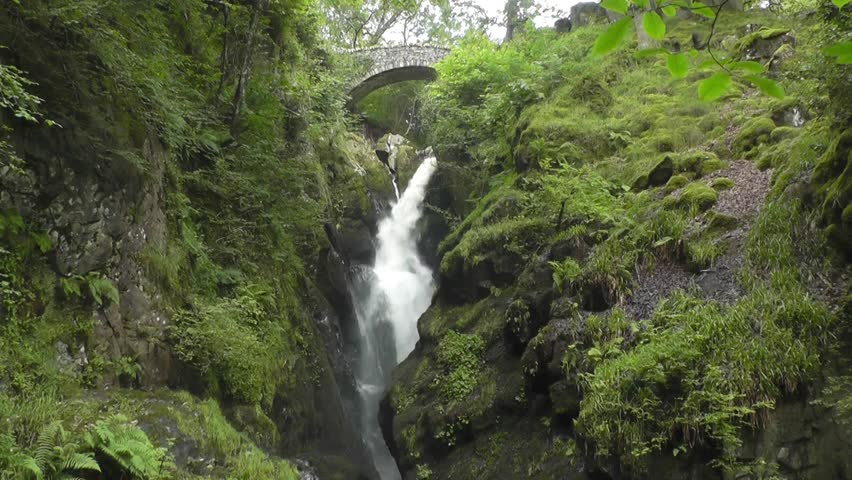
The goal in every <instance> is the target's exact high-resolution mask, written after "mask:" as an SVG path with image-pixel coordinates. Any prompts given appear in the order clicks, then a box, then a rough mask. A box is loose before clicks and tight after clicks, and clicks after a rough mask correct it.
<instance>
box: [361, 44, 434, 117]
mask: <svg viewBox="0 0 852 480" xmlns="http://www.w3.org/2000/svg"><path fill="white" fill-rule="evenodd" d="M346 53H347V54H349V55H350V56H352V57H354V58H355V59H356V62H357V63H358V64H359V65H362V70H361V71H362V72H366V73H364V74H363V75H359V76H358V77H356V78H354V79H353V81H352V82H351V83H350V85H349V105H350V106H351V105H355V103H357V102H358V101H359V100H361V99H362V98H364V97H366V96H367V95H368V94H370V92H372V91H374V90H377V89H379V88H381V87H384V86H386V85H391V84H393V83H397V82H405V81H408V80H434V79H435V77H436V76H437V72H435V68H434V65H435V64H436V63H438V61H440V60H441V59H442V58H444V57H446V56H447V54H449V53H450V50H449V49H447V48H441V47H432V46H428V45H400V46H395V47H373V48H363V49H354V50H348V51H347V52H346Z"/></svg>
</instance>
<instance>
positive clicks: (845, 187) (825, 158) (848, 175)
mask: <svg viewBox="0 0 852 480" xmlns="http://www.w3.org/2000/svg"><path fill="white" fill-rule="evenodd" d="M813 188H814V190H815V193H816V196H817V199H818V201H820V202H821V205H820V206H819V208H820V214H821V217H822V221H823V223H824V224H826V225H836V227H835V228H836V229H837V232H836V233H835V235H833V236H832V238H834V239H838V240H840V242H839V243H838V242H835V245H838V246H840V247H841V248H845V249H847V251H848V249H849V245H848V242H846V245H844V244H843V242H844V240H843V237H845V236H846V237H847V238H848V234H850V233H852V230H850V229H849V222H848V216H847V214H846V210H847V209H848V208H849V206H850V204H852V129H847V130H845V131H844V132H842V133H840V134H837V135H836V136H835V137H834V138H833V139H832V141H831V143H830V144H829V146H828V148H827V149H826V151H825V153H823V155H822V156H821V157H820V158H819V160H818V161H817V164H816V166H815V167H814V174H813Z"/></svg>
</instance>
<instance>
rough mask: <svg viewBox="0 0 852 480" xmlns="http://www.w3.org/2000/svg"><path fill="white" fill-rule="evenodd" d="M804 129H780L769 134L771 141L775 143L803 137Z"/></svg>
mask: <svg viewBox="0 0 852 480" xmlns="http://www.w3.org/2000/svg"><path fill="white" fill-rule="evenodd" d="M801 133H802V129H801V128H796V127H778V128H776V129H774V130H772V132H771V133H770V134H769V139H770V140H771V141H773V142H780V141H781V140H788V139H792V138H796V137H798V136H799V135H801Z"/></svg>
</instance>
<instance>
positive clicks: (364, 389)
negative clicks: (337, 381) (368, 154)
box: [352, 157, 436, 480]
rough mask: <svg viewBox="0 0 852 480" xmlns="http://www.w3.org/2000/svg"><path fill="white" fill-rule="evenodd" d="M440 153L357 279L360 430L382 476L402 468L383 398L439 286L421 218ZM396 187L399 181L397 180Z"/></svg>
mask: <svg viewBox="0 0 852 480" xmlns="http://www.w3.org/2000/svg"><path fill="white" fill-rule="evenodd" d="M435 167H436V160H435V157H428V158H426V159H425V160H423V163H421V164H420V166H419V167H418V168H417V172H415V174H414V176H413V177H412V178H411V181H409V182H408V187H407V188H406V189H405V191H404V192H403V193H402V196H399V193H398V191H397V196H398V201H397V202H396V204H395V205H394V206H393V208H392V209H391V212H390V215H389V216H388V217H387V218H385V219H384V220H382V221H381V222H380V223H379V232H378V235H377V241H378V242H377V243H378V245H377V249H376V259H375V262H374V263H373V266H372V268H369V269H367V268H362V269H361V270H359V271H357V272H355V275H353V277H354V278H353V279H352V287H353V288H352V296H353V300H354V304H355V313H356V316H357V318H358V329H359V340H358V363H357V367H356V369H355V377H356V381H357V384H358V394H359V396H360V400H361V418H360V419H359V420H360V428H361V432H362V435H363V437H364V441H365V442H366V444H367V447H368V448H369V449H370V453H371V454H372V456H373V461H374V463H375V465H376V470H377V471H378V473H379V476H380V477H381V480H399V478H400V474H399V469H398V468H397V466H396V462H394V459H393V457H391V455H390V452H389V451H388V448H387V445H386V444H385V441H384V438H383V437H382V433H381V430H380V428H379V423H378V411H379V402H380V401H381V399H382V396H383V395H384V393H385V390H386V389H387V387H388V385H389V383H390V379H391V373H392V371H393V368H394V367H395V366H396V365H397V364H399V362H401V361H402V360H404V359H405V357H407V356H408V354H409V353H411V351H412V350H413V349H414V345H415V344H416V343H417V339H418V334H417V319H418V318H419V317H420V315H422V314H423V312H424V311H426V309H427V308H429V304H430V303H431V302H432V294H433V293H434V292H435V284H434V280H433V278H432V271H431V270H430V269H429V267H427V266H426V265H424V264H423V262H422V261H421V259H420V257H419V255H418V254H417V232H416V226H417V221H418V220H419V219H420V217H421V215H422V213H423V198H424V197H425V195H426V186H427V184H428V183H429V178H430V177H431V176H432V172H434V171H435ZM393 180H394V187H396V179H395V178H394V179H393Z"/></svg>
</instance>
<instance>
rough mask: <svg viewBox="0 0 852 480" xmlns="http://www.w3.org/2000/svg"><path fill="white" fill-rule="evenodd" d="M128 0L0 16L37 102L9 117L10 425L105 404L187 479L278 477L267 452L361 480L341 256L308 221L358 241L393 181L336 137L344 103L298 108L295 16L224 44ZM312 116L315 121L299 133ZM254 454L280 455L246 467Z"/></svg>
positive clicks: (5, 236)
mask: <svg viewBox="0 0 852 480" xmlns="http://www.w3.org/2000/svg"><path fill="white" fill-rule="evenodd" d="M96 3H97V2H96ZM123 3H126V2H106V3H100V4H97V5H96V4H94V3H92V4H89V3H86V2H84V3H80V4H73V2H71V3H69V4H67V5H64V4H63V5H59V4H56V3H51V2H35V3H33V4H29V5H26V6H20V5H17V4H10V5H4V6H3V7H2V8H0V45H2V46H3V47H4V48H3V50H2V53H0V58H2V64H3V65H4V66H6V65H11V66H14V67H15V68H17V69H19V70H18V71H19V72H20V76H21V77H22V78H24V79H28V80H30V81H32V82H34V83H33V84H29V85H27V84H24V88H25V89H26V91H27V92H28V93H29V94H32V95H36V96H37V97H40V99H41V103H40V104H38V105H30V106H31V107H33V112H34V113H35V112H37V113H36V116H37V119H38V121H36V122H34V121H27V120H25V119H22V118H20V117H15V116H13V115H12V113H11V111H9V110H7V111H4V112H3V117H2V121H3V125H4V127H5V128H6V130H5V131H4V133H3V138H2V141H3V149H2V155H3V156H2V159H0V160H2V163H0V215H2V216H0V219H2V222H0V225H2V228H0V239H2V241H3V243H2V250H0V251H2V252H3V265H2V268H0V274H2V279H3V280H4V282H7V281H8V283H4V290H3V295H4V299H3V301H4V303H3V307H2V308H0V338H2V340H0V345H2V346H3V351H2V353H0V359H2V362H3V365H4V366H3V368H2V369H0V370H1V371H0V395H2V402H0V403H3V402H8V405H10V408H11V410H4V412H7V413H9V414H10V415H11V417H10V418H12V419H15V421H23V420H20V419H22V418H24V416H25V415H26V410H25V407H24V405H25V404H26V403H27V402H28V401H29V400H28V399H32V398H34V397H41V396H47V398H49V399H50V400H48V403H50V402H56V403H57V404H59V405H71V404H73V405H84V406H85V409H86V411H89V412H90V413H86V414H81V413H80V412H79V409H75V408H70V407H59V408H56V409H54V411H52V412H51V413H50V414H49V415H48V418H47V419H42V420H41V421H42V422H46V421H47V420H48V419H49V420H54V419H55V420H59V421H61V422H63V424H64V425H65V426H66V428H71V427H70V426H69V425H76V427H74V428H79V429H83V428H84V427H83V425H85V423H81V422H86V421H88V419H89V417H87V415H90V414H95V412H96V411H98V409H101V410H103V411H108V412H109V413H110V414H116V415H124V416H125V417H128V418H129V419H131V420H133V421H135V422H139V425H140V426H141V427H142V428H143V430H145V431H146V432H147V434H148V436H149V437H150V438H151V439H152V441H154V443H155V445H159V446H164V445H166V444H167V443H168V442H172V443H173V446H172V447H171V450H170V455H173V456H174V457H175V461H176V463H177V466H176V468H177V470H176V471H177V474H179V475H181V476H187V478H191V477H192V476H193V475H202V474H203V475H204V476H208V475H213V476H229V477H230V476H235V475H236V476H240V475H247V473H245V472H247V471H249V470H248V469H249V467H248V466H247V463H246V462H250V461H252V462H255V463H252V467H251V468H261V467H262V468H266V469H267V470H258V471H255V473H254V474H252V475H260V476H261V477H263V478H273V477H274V478H289V477H287V475H290V473H288V472H291V471H292V469H293V467H292V466H286V465H287V464H286V463H280V462H279V461H278V460H275V457H288V458H291V459H294V458H299V459H302V460H307V461H308V463H299V464H298V465H299V468H300V469H302V470H304V472H305V474H307V472H310V471H314V470H315V471H318V472H319V474H320V475H322V478H341V479H343V478H345V479H352V478H356V477H357V478H372V476H374V475H375V473H374V472H373V469H372V467H371V462H370V459H369V457H368V455H367V454H366V452H365V450H364V448H363V445H362V443H361V440H360V437H359V435H358V434H357V432H356V431H355V429H354V426H353V420H352V419H353V418H354V415H353V413H352V409H353V408H354V405H353V401H354V400H353V399H354V384H353V380H352V376H351V370H350V365H349V360H348V359H347V356H346V354H345V352H344V350H345V348H346V347H345V342H344V336H345V334H346V332H347V329H349V325H348V322H350V321H351V318H350V315H351V312H350V311H348V310H347V302H348V300H347V299H348V293H347V292H346V291H345V287H344V286H342V285H341V284H340V283H339V282H338V280H339V279H340V271H341V268H342V260H341V255H344V252H336V251H335V249H334V248H333V246H332V244H331V243H330V241H329V239H328V236H327V230H324V228H323V227H324V225H340V226H342V225H357V228H355V229H354V230H353V231H347V232H346V233H347V235H348V237H347V238H346V245H347V247H352V246H354V245H361V246H362V247H361V248H362V250H364V249H367V250H368V249H369V248H370V246H371V245H370V238H371V229H372V230H374V229H375V219H376V217H377V215H378V210H377V209H378V208H380V206H381V202H380V201H379V199H380V198H383V193H386V192H387V190H388V189H389V188H391V185H390V182H389V177H388V176H387V174H386V170H385V168H384V166H382V165H381V164H379V162H378V161H377V160H376V158H375V156H374V155H373V154H372V151H371V149H370V148H368V146H367V144H366V143H365V142H364V141H363V140H361V139H359V138H358V137H355V136H353V135H351V134H349V133H346V132H345V128H341V127H343V126H344V124H343V122H342V117H341V115H342V114H343V113H342V112H343V108H342V105H343V98H342V97H340V98H339V99H336V100H332V103H331V104H330V105H327V106H319V105H316V104H309V103H299V102H302V101H303V100H304V98H303V94H304V90H303V89H302V87H301V85H298V84H294V82H295V81H296V80H293V79H283V78H282V74H281V72H280V70H279V69H280V67H279V64H280V63H279V62H284V61H287V62H290V65H291V67H293V68H294V69H299V68H303V69H304V70H303V71H305V72H307V71H308V70H309V69H310V68H313V67H309V66H307V65H306V64H304V65H303V64H301V63H299V62H301V61H302V60H301V59H303V58H304V57H303V56H302V55H303V54H302V53H299V52H301V50H300V49H302V48H307V47H304V46H303V45H305V44H310V43H311V41H310V40H309V39H307V37H308V36H310V35H312V33H311V32H310V28H311V27H310V22H309V21H308V20H306V19H305V18H302V17H298V16H293V15H290V13H288V11H287V9H286V8H287V7H285V6H281V9H282V11H277V10H275V9H269V10H265V11H264V13H263V15H264V17H263V18H262V19H261V23H263V24H265V25H266V26H267V27H268V30H263V31H257V32H251V31H248V30H246V31H243V30H241V29H249V28H250V27H251V25H252V24H251V21H250V14H251V12H250V11H249V10H247V9H243V8H240V9H237V10H235V11H234V12H231V16H230V17H229V18H230V22H232V23H230V24H228V25H229V26H228V27H227V28H231V29H233V30H230V31H228V32H227V33H226V34H225V37H224V38H225V39H226V40H225V41H227V42H230V43H229V45H228V47H229V48H230V50H229V51H226V52H225V53H222V44H221V43H220V41H221V39H222V38H223V37H221V36H217V35H215V34H213V35H211V32H216V31H219V32H220V33H221V30H217V29H221V28H222V27H221V22H222V16H221V12H217V11H211V10H209V9H208V8H207V7H204V6H203V5H201V6H199V5H186V6H184V5H182V4H180V5H179V4H178V3H179V2H177V3H175V4H170V5H158V6H157V5H150V4H149V3H148V2H136V4H134V6H133V8H132V10H133V11H134V12H135V13H132V14H131V13H129V12H128V11H127V8H128V7H129V6H128V5H124V4H123ZM66 7H67V8H66ZM137 15H138V16H137ZM288 15H290V16H289V17H287V16H288ZM277 16H284V17H287V18H289V20H288V21H285V22H283V23H282V22H281V21H279V20H280V18H278V17H277ZM288 22H289V23H288ZM265 28H266V27H265ZM237 33H239V34H240V35H242V34H243V33H246V34H247V35H254V36H255V40H254V42H253V45H254V48H255V50H254V51H251V50H249V51H247V52H246V51H245V49H246V48H249V47H246V45H245V44H241V43H240V42H241V41H242V40H241V39H244V38H245V37H244V36H240V35H237ZM281 36H285V37H287V40H286V41H285V42H284V43H281V42H282V41H281V39H280V38H279V37H281ZM300 36H301V37H300ZM302 42H304V43H302ZM240 49H242V50H240ZM229 52H230V53H229ZM228 55H231V56H232V57H229V56H228ZM246 55H248V56H250V62H251V65H252V72H251V77H250V79H249V82H248V85H249V87H248V92H247V98H245V99H242V100H241V102H242V103H241V105H242V108H241V109H240V112H241V113H240V115H241V116H240V117H238V118H237V119H236V120H235V119H234V118H233V115H234V114H233V110H232V102H231V100H232V99H234V98H235V97H234V96H235V95H236V90H235V89H236V88H237V86H236V85H237V83H238V76H239V74H240V73H239V71H238V69H237V68H236V66H237V65H241V64H242V63H241V61H242V60H243V59H244V58H245V56H246ZM222 59H224V60H222ZM223 61H224V64H222V63H220V62H223ZM221 65H224V67H222V68H224V71H220V72H219V74H216V73H215V71H216V70H217V69H218V68H219V67H220V66H221ZM326 74H327V73H325V72H324V71H323V70H321V69H318V70H314V71H312V73H310V75H314V78H315V80H314V81H316V78H318V77H320V76H322V75H326ZM220 76H221V83H220ZM5 79H6V77H4V80H5ZM8 86H9V85H8V84H7V85H4V89H5V88H6V87H8ZM12 86H14V85H12ZM217 89H218V90H219V91H218V93H217ZM284 89H292V91H293V92H298V96H296V95H292V94H291V93H287V92H285V91H284ZM14 93H15V91H14V90H11V89H10V90H4V95H6V96H5V97H4V98H11V99H13V103H14V98H15V97H14V95H13V94H14ZM335 102H337V103H335ZM324 108H325V109H328V110H327V111H329V112H332V113H330V114H329V115H328V117H326V118H331V120H327V123H322V122H321V121H319V120H317V121H316V122H315V123H313V124H311V125H310V128H308V125H307V124H306V121H307V120H308V117H311V116H312V115H314V114H315V112H319V111H320V110H322V109H324ZM294 112H297V113H295V114H294ZM383 201H384V200H383ZM344 230H345V229H344ZM34 239H37V243H38V245H37V246H36V244H35V243H34V242H36V240H34ZM364 245H366V246H364ZM362 253H363V252H362ZM183 390H185V391H189V392H191V393H192V394H193V395H195V397H191V396H185V394H183V393H179V394H178V393H175V392H179V391H183ZM200 399H213V403H212V404H211V403H209V402H210V401H202V400H200ZM3 405H7V403H3ZM16 405H17V406H16ZM220 410H221V413H220ZM199 412H203V414H202V413H199ZM222 413H224V415H225V417H227V419H228V421H227V422H225V420H224V419H223V418H222ZM229 424H230V425H229ZM231 425H233V427H236V429H237V430H238V431H239V432H241V433H239V434H238V433H236V432H234V430H233V429H232V427H231ZM214 431H215V432H225V431H227V432H234V433H233V434H232V433H227V434H225V433H222V435H224V436H222V437H215V435H219V433H215V434H214ZM78 433H80V434H81V435H82V433H83V432H82V431H80V432H78ZM0 434H5V431H3V432H0ZM241 435H244V436H245V437H244V438H247V439H248V440H247V441H246V442H245V443H244V442H243V440H241V437H240V436H241ZM4 438H5V437H4ZM13 438H14V437H13ZM213 438H219V440H216V441H215V442H214V441H213V440H211V439H213ZM226 440H227V442H235V443H233V444H231V443H226ZM254 445H257V447H260V448H261V449H262V450H264V451H266V452H267V453H269V454H270V455H273V457H271V458H272V459H270V460H260V458H262V457H257V459H255V460H256V461H255V460H252V459H253V458H254V457H253V455H255V453H256V452H259V451H258V450H257V448H256V447H255V446H254ZM22 448H23V447H22ZM264 462H265V463H264ZM275 462H279V463H275ZM293 465H295V464H293ZM2 468H5V464H3V463H2V462H0V470H2ZM273 471H274V473H271V472H273ZM263 472H266V473H263ZM173 474H174V473H173ZM275 475H281V477H279V476H275ZM261 477H253V478H261ZM231 478H233V477H231ZM240 478H250V477H242V476H240Z"/></svg>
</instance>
